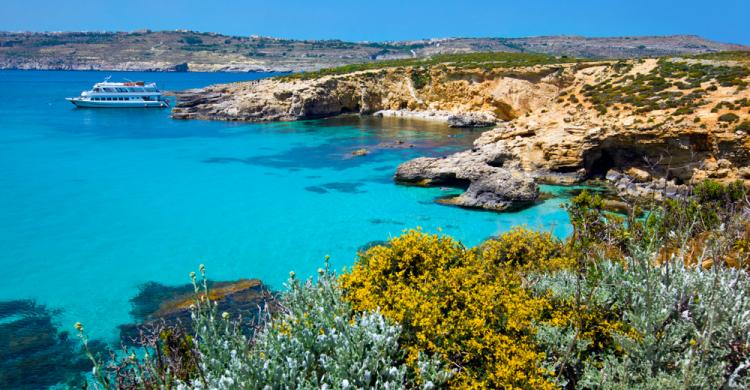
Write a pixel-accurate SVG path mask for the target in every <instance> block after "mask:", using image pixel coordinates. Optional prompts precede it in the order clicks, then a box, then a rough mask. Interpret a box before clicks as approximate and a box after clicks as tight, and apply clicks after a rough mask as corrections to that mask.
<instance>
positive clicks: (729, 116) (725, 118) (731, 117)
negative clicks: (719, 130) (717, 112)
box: [719, 112, 740, 123]
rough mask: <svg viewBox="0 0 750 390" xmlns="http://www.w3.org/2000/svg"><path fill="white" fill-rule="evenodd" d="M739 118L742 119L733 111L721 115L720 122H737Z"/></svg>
mask: <svg viewBox="0 0 750 390" xmlns="http://www.w3.org/2000/svg"><path fill="white" fill-rule="evenodd" d="M738 120H740V117H739V116H737V114H735V113H732V112H730V113H726V114H724V115H721V116H719V122H729V123H732V122H737V121H738Z"/></svg>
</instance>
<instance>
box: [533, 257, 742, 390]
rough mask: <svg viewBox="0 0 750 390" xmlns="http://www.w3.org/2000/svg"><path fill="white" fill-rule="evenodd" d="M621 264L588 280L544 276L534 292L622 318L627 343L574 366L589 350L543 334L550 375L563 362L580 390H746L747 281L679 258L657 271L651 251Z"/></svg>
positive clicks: (560, 331) (571, 339) (559, 335)
mask: <svg viewBox="0 0 750 390" xmlns="http://www.w3.org/2000/svg"><path fill="white" fill-rule="evenodd" d="M632 253H634V255H633V256H632V257H630V258H627V259H626V263H625V264H622V263H619V262H610V261H602V262H598V263H596V264H594V265H593V266H592V267H590V268H589V269H588V271H587V274H586V276H585V277H583V278H582V277H580V275H578V274H577V273H576V272H574V271H561V272H557V273H555V274H552V275H545V276H542V277H541V279H540V280H539V281H538V283H537V284H536V285H535V287H534V288H535V290H536V291H538V292H540V293H551V294H552V296H553V298H555V299H563V300H566V299H567V300H573V299H575V297H576V296H578V297H579V299H580V297H586V299H587V302H586V303H587V304H588V305H592V306H594V305H595V306H598V307H605V308H610V309H612V310H616V311H619V312H620V313H621V318H622V320H623V322H624V323H625V324H626V326H627V327H628V328H629V329H630V330H631V331H630V332H628V335H625V334H615V336H614V338H615V340H614V341H615V345H617V347H618V348H611V349H609V350H606V351H605V352H602V353H600V355H599V356H594V357H591V356H589V357H587V358H585V360H578V361H575V360H576V359H577V358H576V356H582V354H578V353H577V352H580V351H583V350H584V349H585V348H586V347H587V346H588V345H587V344H586V342H585V341H582V340H578V339H576V338H575V334H576V330H575V329H572V328H570V327H568V328H556V327H551V326H544V327H541V329H540V330H539V332H538V334H537V339H538V341H539V342H540V344H541V345H542V346H544V347H545V348H546V352H547V355H548V356H549V357H550V360H549V362H548V363H549V364H550V366H551V367H552V368H554V367H555V363H556V362H558V361H559V360H560V359H561V357H563V356H565V358H567V359H570V360H573V361H572V362H570V364H571V365H577V366H578V367H581V368H582V370H581V371H582V373H581V377H580V380H579V381H578V383H577V387H578V388H604V389H633V388H640V389H665V388H696V389H703V388H705V389H718V388H750V375H749V373H748V369H749V368H750V277H749V276H748V274H747V272H746V271H743V270H737V269H734V268H729V267H725V266H722V265H716V266H714V267H712V268H710V269H703V268H702V267H688V266H685V263H684V261H683V259H682V258H680V257H679V256H677V257H673V258H672V259H671V260H670V261H668V262H666V263H665V264H661V265H655V263H656V262H655V258H656V255H655V251H650V250H649V249H648V248H644V247H640V248H638V247H636V248H634V250H633V252H632Z"/></svg>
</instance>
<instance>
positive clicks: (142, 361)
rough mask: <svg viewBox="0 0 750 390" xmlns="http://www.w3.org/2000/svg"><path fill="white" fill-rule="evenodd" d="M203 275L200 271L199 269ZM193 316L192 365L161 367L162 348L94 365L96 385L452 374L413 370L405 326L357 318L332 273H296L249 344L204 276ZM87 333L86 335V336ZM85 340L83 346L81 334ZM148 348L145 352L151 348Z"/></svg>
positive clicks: (398, 381) (427, 365)
mask: <svg viewBox="0 0 750 390" xmlns="http://www.w3.org/2000/svg"><path fill="white" fill-rule="evenodd" d="M202 271H203V269H202ZM192 277H193V282H194V285H195V287H196V288H195V290H196V301H195V304H194V309H193V329H195V334H192V335H185V334H184V333H183V334H182V335H181V337H179V339H180V341H179V343H178V345H180V349H177V350H175V349H172V350H171V353H172V354H179V356H175V357H174V358H173V359H172V360H180V361H184V362H186V363H187V369H183V370H180V371H179V372H175V371H174V370H171V367H170V366H168V365H165V364H163V363H164V361H163V360H162V357H161V356H163V355H164V354H165V351H166V350H165V349H163V348H162V349H161V350H156V351H154V350H153V349H151V348H147V351H149V352H150V354H149V353H148V352H147V353H146V354H145V355H143V356H141V357H137V356H136V355H135V354H132V355H130V356H128V357H127V358H125V359H121V360H118V361H113V362H111V363H109V364H108V365H107V366H103V365H102V364H100V363H99V361H98V360H97V359H96V358H95V357H93V355H90V357H91V358H92V360H93V361H94V362H95V364H96V366H97V369H95V376H94V377H95V379H96V380H97V383H98V384H99V385H101V386H102V387H104V388H114V387H117V388H121V387H129V386H121V385H122V384H126V385H131V386H132V387H137V388H141V387H146V388H151V387H153V388H175V387H176V388H178V389H179V388H194V389H248V388H250V389H260V388H279V389H320V388H350V387H351V388H372V389H389V388H390V389H396V388H416V387H423V388H431V387H435V386H440V385H441V384H442V383H444V382H445V381H446V380H447V379H448V378H449V377H450V375H451V372H450V371H449V370H447V369H443V368H441V366H440V364H439V361H438V360H436V359H428V358H427V357H426V355H424V354H420V355H419V356H418V357H417V363H416V364H415V365H414V369H411V368H409V367H407V366H406V365H405V363H404V358H403V353H402V352H401V349H400V348H399V344H398V341H399V337H400V335H401V327H400V326H399V325H397V324H395V323H393V322H392V321H389V320H387V319H385V318H384V317H383V316H382V315H381V314H380V313H379V312H377V311H368V312H362V313H354V312H353V311H352V308H351V305H350V304H349V303H348V302H346V301H344V300H343V299H342V295H341V290H340V289H339V288H338V286H337V281H336V277H335V275H334V274H333V273H331V272H330V271H328V270H327V269H326V270H320V274H319V277H318V280H317V281H313V280H312V279H308V280H306V281H300V280H298V279H296V278H295V277H294V275H293V274H292V275H291V276H290V279H289V281H288V284H287V286H288V291H287V292H286V293H285V294H284V296H283V299H282V301H281V303H280V305H281V307H282V308H283V309H282V311H281V312H280V313H279V314H276V315H275V316H274V317H273V318H270V317H269V318H268V320H267V322H266V323H265V325H263V326H261V327H260V328H258V329H257V331H256V334H255V335H254V336H253V337H248V336H246V334H245V333H244V332H243V331H242V329H241V328H240V323H241V319H232V318H230V315H229V314H228V313H221V314H220V313H218V311H217V310H216V305H215V303H213V302H211V301H209V300H208V299H207V298H206V296H209V295H208V287H207V284H206V282H205V274H204V275H203V279H202V282H200V283H199V282H197V281H196V279H195V274H192ZM81 330H82V329H81ZM81 337H82V338H83V339H84V342H85V336H83V333H82V332H81ZM147 347H148V346H147Z"/></svg>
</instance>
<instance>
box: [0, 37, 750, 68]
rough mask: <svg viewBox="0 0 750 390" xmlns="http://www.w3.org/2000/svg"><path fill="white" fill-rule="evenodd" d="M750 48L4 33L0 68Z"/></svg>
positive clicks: (670, 41)
mask: <svg viewBox="0 0 750 390" xmlns="http://www.w3.org/2000/svg"><path fill="white" fill-rule="evenodd" d="M727 50H747V47H745V46H740V45H732V44H725V43H720V42H714V41H710V40H706V39H703V38H700V37H696V36H687V35H676V36H656V37H648V36H647V37H613V38H585V37H577V36H547V37H532V38H444V39H421V40H413V41H402V42H344V41H340V40H293V39H282V38H271V37H260V36H228V35H221V34H214V33H202V32H196V31H187V30H177V31H148V30H144V31H136V32H130V33H127V32H55V33H11V32H0V69H76V70H89V69H94V70H96V69H98V70H172V71H175V70H176V71H310V70H319V69H322V68H330V67H337V66H341V65H349V64H356V63H364V62H371V61H381V60H391V59H404V58H425V57H430V56H434V55H440V54H465V53H476V52H527V53H544V54H547V55H552V56H563V55H565V56H570V57H581V58H633V57H647V56H663V55H687V54H699V53H710V52H717V51H727Z"/></svg>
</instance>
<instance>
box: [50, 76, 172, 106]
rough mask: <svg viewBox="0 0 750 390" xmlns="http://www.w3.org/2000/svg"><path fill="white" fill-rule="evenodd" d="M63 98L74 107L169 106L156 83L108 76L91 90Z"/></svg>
mask: <svg viewBox="0 0 750 390" xmlns="http://www.w3.org/2000/svg"><path fill="white" fill-rule="evenodd" d="M65 100H67V101H69V102H71V103H73V104H75V105H76V107H96V108H148V107H154V108H163V107H169V101H168V100H167V99H165V98H163V97H162V95H161V92H160V91H159V88H157V87H156V83H148V84H146V83H144V82H143V81H128V82H124V83H114V82H110V81H109V77H108V78H107V79H106V80H104V82H101V83H96V84H94V87H93V88H91V90H89V91H83V92H81V96H79V97H74V98H66V99H65Z"/></svg>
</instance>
